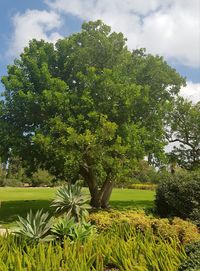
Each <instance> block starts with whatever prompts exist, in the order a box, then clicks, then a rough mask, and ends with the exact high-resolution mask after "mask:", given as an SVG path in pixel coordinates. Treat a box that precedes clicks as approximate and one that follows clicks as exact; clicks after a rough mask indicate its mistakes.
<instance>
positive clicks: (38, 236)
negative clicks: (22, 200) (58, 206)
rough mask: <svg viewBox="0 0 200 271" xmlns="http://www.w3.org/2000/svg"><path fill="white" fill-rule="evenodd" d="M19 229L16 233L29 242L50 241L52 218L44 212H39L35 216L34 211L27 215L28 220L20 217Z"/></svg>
mask: <svg viewBox="0 0 200 271" xmlns="http://www.w3.org/2000/svg"><path fill="white" fill-rule="evenodd" d="M18 219H19V221H17V228H16V229H15V230H14V233H15V234H16V235H18V236H21V237H24V238H25V239H26V240H27V241H28V242H37V241H48V240H50V237H51V236H50V235H48V233H49V231H50V228H51V225H52V218H49V213H48V212H46V213H43V210H38V211H37V212H36V214H35V215H34V214H33V212H32V210H30V212H29V213H27V216H26V218H23V217H20V216H18Z"/></svg>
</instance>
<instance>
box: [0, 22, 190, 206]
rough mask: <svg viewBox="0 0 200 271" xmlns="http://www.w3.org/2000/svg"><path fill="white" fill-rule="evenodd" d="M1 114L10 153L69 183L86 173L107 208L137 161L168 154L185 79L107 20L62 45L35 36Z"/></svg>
mask: <svg viewBox="0 0 200 271" xmlns="http://www.w3.org/2000/svg"><path fill="white" fill-rule="evenodd" d="M2 82H3V84H4V86H5V92H4V100H3V102H2V105H1V115H0V134H1V138H0V141H1V142H0V143H1V153H2V155H3V154H4V155H5V154H6V153H8V151H9V150H12V152H13V153H14V154H15V155H17V156H19V157H21V158H22V160H23V161H24V163H25V164H26V166H27V167H29V170H30V171H32V172H33V171H35V170H36V169H37V168H38V167H39V168H43V169H46V170H48V171H49V172H50V173H52V174H53V175H55V176H57V178H60V179H66V180H67V181H72V182H73V181H74V180H76V179H78V178H79V176H81V177H82V178H84V180H85V182H86V183H87V184H88V187H89V190H90V193H91V204H92V205H93V206H95V207H106V206H107V205H108V200H109V197H110V194H111V191H112V187H113V184H114V182H116V181H117V180H119V179H120V180H122V178H124V177H126V176H128V175H129V173H130V172H131V170H132V167H133V165H134V163H135V161H137V160H140V159H143V158H144V157H145V156H148V157H149V161H151V162H153V161H154V162H155V161H157V158H159V159H160V158H162V155H163V148H164V146H165V144H166V140H165V131H164V118H165V115H166V112H167V109H168V105H169V103H170V102H171V101H172V100H173V99H174V96H175V95H177V93H178V92H179V89H180V87H181V86H182V85H184V84H185V80H184V79H183V78H182V77H181V76H180V75H179V74H178V73H177V72H176V71H175V70H174V69H173V68H171V67H170V66H169V65H168V64H167V63H166V62H165V61H164V60H163V58H162V57H159V56H153V55H151V54H146V52H145V50H144V49H140V50H134V51H132V52H131V51H130V50H128V48H127V46H126V39H125V38H124V36H123V34H122V33H115V32H111V29H110V27H109V26H107V25H105V24H104V23H103V22H101V21H96V22H88V23H84V24H83V26H82V31H81V32H80V33H76V34H73V35H71V36H69V37H66V38H64V39H60V40H58V41H57V43H56V44H55V45H53V44H51V43H48V42H45V41H43V40H40V41H37V40H32V41H30V43H29V46H28V47H26V48H24V52H23V53H22V54H21V55H20V58H19V59H17V60H15V62H14V64H13V65H10V66H8V75H7V76H4V77H3V78H2Z"/></svg>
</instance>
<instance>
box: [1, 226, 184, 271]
mask: <svg viewBox="0 0 200 271" xmlns="http://www.w3.org/2000/svg"><path fill="white" fill-rule="evenodd" d="M124 226H125V225H123V224H122V225H121V227H120V226H118V227H115V228H113V229H111V230H110V232H106V233H105V232H104V233H101V234H99V235H97V236H96V238H92V239H88V240H87V241H85V242H84V245H83V244H82V243H81V242H79V241H74V242H71V241H70V240H69V239H64V241H63V243H62V244H60V243H59V242H56V243H55V242H53V243H52V242H50V243H48V244H47V243H45V242H40V243H38V244H32V245H27V244H26V243H21V244H20V243H16V241H15V239H14V237H13V236H10V235H9V236H8V237H7V238H5V237H2V236H0V247H1V250H0V266H1V271H8V270H9V271H25V270H31V271H38V270H45V271H49V270H52V271H54V270H55V271H57V270H60V271H71V270H74V271H88V270H94V271H95V270H96V271H104V270H107V269H108V270H109V269H111V270H112V268H113V269H117V270H123V271H130V270H131V271H132V270H142V271H147V270H154V269H155V268H157V270H162V271H169V270H170V271H175V270H177V269H178V267H179V265H180V264H181V262H182V261H183V260H184V259H185V258H186V255H185V252H184V248H183V246H182V245H180V244H179V242H177V241H176V240H172V239H171V240H170V241H168V242H166V241H164V240H163V239H162V238H160V237H158V238H156V239H155V238H154V235H152V233H151V232H145V233H138V232H136V231H135V230H134V229H132V230H131V229H130V228H128V230H127V228H126V227H124ZM114 232H115V234H113V233H114Z"/></svg>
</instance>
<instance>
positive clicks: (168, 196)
mask: <svg viewBox="0 0 200 271" xmlns="http://www.w3.org/2000/svg"><path fill="white" fill-rule="evenodd" d="M155 204H156V209H157V212H158V213H159V215H161V216H164V217H165V216H179V217H182V218H190V219H193V220H194V221H196V222H197V223H198V224H199V223H200V220H199V217H200V214H199V213H200V174H199V172H187V171H180V172H178V173H176V174H171V175H168V176H167V175H166V178H164V179H163V180H161V181H160V183H159V185H158V187H157V190H156V200H155Z"/></svg>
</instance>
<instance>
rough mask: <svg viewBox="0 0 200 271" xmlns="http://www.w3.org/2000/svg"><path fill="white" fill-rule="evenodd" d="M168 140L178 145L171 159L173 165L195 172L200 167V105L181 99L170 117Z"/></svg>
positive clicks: (172, 152) (175, 104)
mask: <svg viewBox="0 0 200 271" xmlns="http://www.w3.org/2000/svg"><path fill="white" fill-rule="evenodd" d="M167 123H168V129H167V138H168V141H169V142H170V143H177V145H176V146H174V148H173V150H172V151H171V153H170V155H169V157H170V160H171V161H172V162H173V163H175V162H176V163H177V164H178V165H179V166H181V167H183V168H185V169H189V170H191V169H192V170H194V169H197V168H199V167H200V103H197V104H192V102H190V101H187V100H185V99H184V98H182V97H179V98H178V99H177V100H176V101H175V102H174V103H173V105H172V110H171V111H170V112H169V115H168V121H167Z"/></svg>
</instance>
